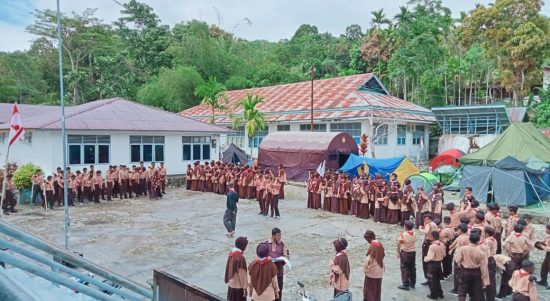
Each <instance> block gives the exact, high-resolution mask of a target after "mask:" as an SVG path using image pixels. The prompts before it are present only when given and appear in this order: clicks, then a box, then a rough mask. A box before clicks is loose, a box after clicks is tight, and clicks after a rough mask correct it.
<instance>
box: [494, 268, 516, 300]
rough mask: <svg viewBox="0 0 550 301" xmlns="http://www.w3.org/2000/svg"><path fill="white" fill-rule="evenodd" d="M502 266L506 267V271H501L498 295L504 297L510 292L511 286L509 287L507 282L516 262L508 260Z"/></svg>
mask: <svg viewBox="0 0 550 301" xmlns="http://www.w3.org/2000/svg"><path fill="white" fill-rule="evenodd" d="M504 267H505V268H506V271H504V272H503V273H502V278H501V281H500V289H499V291H498V296H499V297H505V296H508V295H510V294H511V293H512V288H511V287H510V285H509V284H508V282H509V281H510V279H512V274H513V273H514V271H515V270H516V264H515V263H514V262H513V261H511V260H510V261H508V262H507V263H505V264H504Z"/></svg>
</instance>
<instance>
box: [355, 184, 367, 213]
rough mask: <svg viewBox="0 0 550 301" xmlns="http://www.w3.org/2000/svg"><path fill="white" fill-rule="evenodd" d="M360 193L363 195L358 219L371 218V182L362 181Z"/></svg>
mask: <svg viewBox="0 0 550 301" xmlns="http://www.w3.org/2000/svg"><path fill="white" fill-rule="evenodd" d="M359 192H360V195H361V198H360V202H359V212H358V215H357V217H359V218H365V219H366V218H369V217H370V212H369V194H370V191H369V182H368V181H367V180H366V179H365V180H362V181H361V183H360V186H359Z"/></svg>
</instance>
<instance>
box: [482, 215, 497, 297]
mask: <svg viewBox="0 0 550 301" xmlns="http://www.w3.org/2000/svg"><path fill="white" fill-rule="evenodd" d="M483 232H484V233H485V234H484V239H483V242H482V243H481V246H482V248H483V249H484V251H485V253H486V254H487V270H488V272H489V285H488V286H487V287H486V288H485V291H484V293H485V301H495V297H496V295H497V283H496V272H497V264H496V262H495V258H494V256H495V255H496V253H497V241H496V239H495V237H494V236H495V229H494V228H493V227H491V226H485V229H484V231H483Z"/></svg>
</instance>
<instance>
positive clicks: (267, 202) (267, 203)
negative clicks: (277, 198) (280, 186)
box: [263, 170, 273, 216]
mask: <svg viewBox="0 0 550 301" xmlns="http://www.w3.org/2000/svg"><path fill="white" fill-rule="evenodd" d="M264 188H265V190H264V197H263V200H264V214H263V215H264V216H267V214H268V213H269V211H270V207H271V202H272V200H273V194H272V191H273V176H272V175H271V172H268V171H267V170H266V171H265V181H264Z"/></svg>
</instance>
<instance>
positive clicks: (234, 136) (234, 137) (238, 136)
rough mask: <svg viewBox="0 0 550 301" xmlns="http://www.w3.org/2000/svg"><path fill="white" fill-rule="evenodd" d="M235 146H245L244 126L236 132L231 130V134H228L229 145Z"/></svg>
mask: <svg viewBox="0 0 550 301" xmlns="http://www.w3.org/2000/svg"><path fill="white" fill-rule="evenodd" d="M231 143H233V144H235V145H236V146H238V147H240V148H243V147H244V146H245V145H246V144H245V136H244V126H241V127H239V128H238V129H236V130H234V129H231V132H229V133H227V144H228V145H229V144H231Z"/></svg>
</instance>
